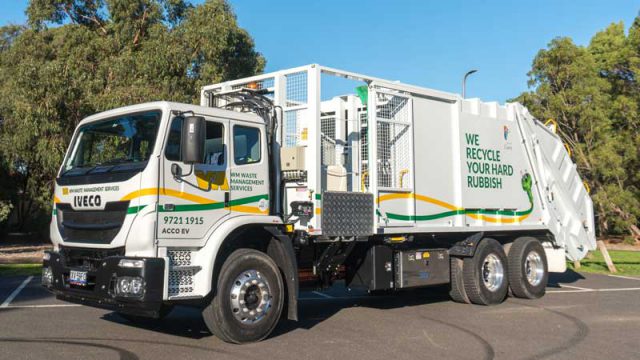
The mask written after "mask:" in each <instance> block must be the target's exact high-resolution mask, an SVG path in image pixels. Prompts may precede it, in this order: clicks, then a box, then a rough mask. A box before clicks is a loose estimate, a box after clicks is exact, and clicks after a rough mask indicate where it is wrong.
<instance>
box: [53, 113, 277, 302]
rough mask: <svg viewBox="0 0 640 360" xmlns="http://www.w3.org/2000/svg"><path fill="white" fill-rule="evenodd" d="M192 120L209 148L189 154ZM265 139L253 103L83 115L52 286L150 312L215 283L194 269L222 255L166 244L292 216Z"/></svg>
mask: <svg viewBox="0 0 640 360" xmlns="http://www.w3.org/2000/svg"><path fill="white" fill-rule="evenodd" d="M185 119H187V120H189V119H196V120H198V122H192V123H190V124H185V121H186V120H185ZM185 125H188V126H185ZM189 126H191V128H189ZM194 126H196V127H201V128H200V129H196V130H198V132H199V135H198V136H201V137H202V139H200V140H199V141H201V143H203V144H204V147H203V148H202V151H199V152H198V154H191V155H195V156H197V157H198V158H197V159H191V160H190V162H189V163H188V164H186V163H185V162H184V161H183V158H182V156H183V151H182V149H181V142H183V141H186V140H184V139H185V138H188V137H186V136H183V132H184V131H185V130H186V131H189V130H192V131H193V130H194ZM267 143H268V141H267V139H266V129H265V123H264V121H263V120H262V119H261V118H260V117H258V116H257V115H255V114H250V113H240V112H234V111H229V110H221V109H214V108H205V107H200V106H193V105H185V104H178V103H170V102H154V103H146V104H140V105H135V106H130V107H124V108H120V109H116V110H112V111H107V112H104V113H100V114H96V115H94V116H91V117H89V118H87V119H85V120H83V121H82V122H81V123H80V124H79V126H78V127H77V130H76V132H75V134H74V135H73V139H72V141H71V145H70V147H69V150H68V152H67V154H66V156H65V160H64V163H63V165H62V166H61V169H60V171H59V173H58V176H57V178H56V184H55V197H54V209H53V214H52V221H51V226H50V232H51V240H52V242H53V245H54V252H52V253H50V254H49V255H48V256H50V260H49V261H48V263H49V264H51V265H56V266H54V267H52V270H51V271H52V275H51V286H52V288H53V289H54V291H57V292H60V293H61V294H63V296H68V297H76V298H80V299H86V300H97V301H98V302H99V303H109V302H112V303H118V302H121V301H122V302H124V303H126V304H127V305H131V304H144V307H145V308H146V309H145V310H149V311H150V313H151V314H153V313H154V312H155V311H158V309H159V307H160V305H161V303H162V302H163V301H164V300H168V299H176V298H193V297H203V296H204V295H206V294H207V293H208V292H209V291H210V284H211V282H210V281H196V279H195V278H196V277H198V276H201V274H205V273H207V272H208V273H211V271H212V269H211V267H212V265H213V262H212V261H209V262H198V265H193V264H195V263H196V261H195V259H191V253H190V252H189V251H187V250H175V251H174V250H167V249H171V248H174V249H175V248H176V246H177V247H179V248H180V249H197V248H202V247H204V246H205V245H206V244H207V241H209V240H210V237H211V234H212V233H214V232H216V231H217V230H220V229H219V228H220V227H221V226H223V224H226V225H225V226H226V227H230V226H231V227H233V228H239V227H241V226H242V224H249V225H252V226H253V225H256V224H269V225H274V224H281V223H282V220H281V218H280V217H277V216H271V215H270V204H269V161H268V158H269V157H268V151H267ZM232 224H233V225H232ZM223 231H224V230H223ZM227 231H228V230H227ZM125 255H126V256H125ZM54 257H55V259H54ZM72 268H73V269H84V270H86V271H84V270H82V271H81V270H71V269H72ZM123 307H124V306H123Z"/></svg>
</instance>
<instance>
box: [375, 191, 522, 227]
mask: <svg viewBox="0 0 640 360" xmlns="http://www.w3.org/2000/svg"><path fill="white" fill-rule="evenodd" d="M412 198H413V199H416V200H418V201H423V202H427V203H431V204H435V205H438V206H441V207H443V208H445V209H448V210H462V208H461V207H457V206H455V205H452V204H449V203H446V202H444V201H442V200H438V199H434V198H432V197H428V196H424V195H418V194H415V193H395V194H384V195H382V196H379V197H378V199H377V200H376V203H378V204H380V203H381V202H383V201H387V200H394V199H412ZM465 215H467V216H469V217H470V218H472V219H476V220H483V221H486V222H491V223H505V224H512V223H516V222H521V221H522V220H524V219H526V218H528V217H529V215H531V213H529V214H527V215H522V216H519V217H517V218H502V217H499V218H497V217H492V216H487V215H479V214H465Z"/></svg>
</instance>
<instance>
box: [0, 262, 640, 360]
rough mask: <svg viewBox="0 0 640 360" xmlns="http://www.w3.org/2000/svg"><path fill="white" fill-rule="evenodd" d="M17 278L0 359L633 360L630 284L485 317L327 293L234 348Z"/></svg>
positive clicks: (564, 288) (431, 301)
mask: <svg viewBox="0 0 640 360" xmlns="http://www.w3.org/2000/svg"><path fill="white" fill-rule="evenodd" d="M27 280H28V278H26V277H11V278H7V277H5V278H0V301H2V303H1V305H0V359H45V358H46V359H100V360H105V359H127V360H133V359H153V360H160V359H205V358H206V359H260V360H262V359H292V360H293V359H295V360H299V359H347V358H348V359H350V360H353V359H385V360H396V359H454V358H460V359H492V358H496V359H547V358H549V359H639V358H640V278H631V277H629V278H622V277H613V276H606V275H592V274H577V273H567V274H565V275H563V276H562V277H557V276H556V277H553V278H552V283H551V284H550V286H549V288H548V293H547V295H546V296H545V297H544V298H542V299H540V300H533V301H525V300H521V299H515V298H509V299H508V300H507V301H506V302H505V303H504V304H502V305H499V306H492V307H482V306H471V305H462V304H456V303H453V302H451V301H450V300H449V299H448V298H447V296H446V291H444V290H445V289H431V290H428V289H422V290H420V291H410V292H404V293H400V294H399V295H395V296H366V294H362V293H356V292H355V291H353V292H349V291H347V290H346V289H344V288H343V287H339V286H336V287H335V288H332V289H330V290H329V291H327V292H322V293H320V292H308V293H303V294H301V297H302V298H303V300H302V301H301V304H300V313H301V321H300V322H298V323H294V322H286V323H284V324H281V326H279V328H277V330H276V332H275V334H273V335H272V336H271V337H270V338H269V339H267V340H265V341H263V342H261V343H256V344H249V345H241V346H238V345H230V344H226V343H223V342H221V341H220V340H218V339H217V338H215V337H214V336H212V335H211V334H210V333H209V332H208V330H207V329H206V327H205V325H204V323H203V321H202V318H201V316H200V313H199V312H198V311H197V310H195V309H191V308H186V307H178V308H176V309H175V310H174V311H173V312H172V313H171V314H170V315H169V317H168V318H166V319H165V320H163V321H161V322H155V323H154V322H151V323H149V324H147V325H144V326H139V325H133V324H132V323H129V322H127V321H126V320H124V319H122V318H120V317H119V316H118V315H117V314H115V313H112V312H110V311H105V310H101V309H95V308H90V307H85V306H78V305H72V304H67V303H64V302H61V301H58V300H56V299H55V298H53V297H52V296H51V295H50V294H48V293H47V292H46V291H44V290H43V289H42V288H40V286H39V282H40V280H39V278H37V277H34V278H32V279H30V280H29V281H27ZM23 284H24V286H23ZM21 286H23V287H22V289H20V287H21ZM12 296H13V297H12Z"/></svg>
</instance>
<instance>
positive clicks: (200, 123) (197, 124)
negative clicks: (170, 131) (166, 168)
mask: <svg viewBox="0 0 640 360" xmlns="http://www.w3.org/2000/svg"><path fill="white" fill-rule="evenodd" d="M205 135H206V126H205V121H204V118H203V117H202V116H187V117H185V118H184V120H183V121H182V139H181V141H180V151H181V157H182V162H184V163H185V164H199V163H201V162H202V160H203V159H204V142H205ZM171 170H173V168H172V169H171Z"/></svg>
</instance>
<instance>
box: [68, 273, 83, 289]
mask: <svg viewBox="0 0 640 360" xmlns="http://www.w3.org/2000/svg"><path fill="white" fill-rule="evenodd" d="M69 283H70V284H72V285H80V286H87V272H86V271H78V270H71V272H70V273H69Z"/></svg>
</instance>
